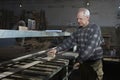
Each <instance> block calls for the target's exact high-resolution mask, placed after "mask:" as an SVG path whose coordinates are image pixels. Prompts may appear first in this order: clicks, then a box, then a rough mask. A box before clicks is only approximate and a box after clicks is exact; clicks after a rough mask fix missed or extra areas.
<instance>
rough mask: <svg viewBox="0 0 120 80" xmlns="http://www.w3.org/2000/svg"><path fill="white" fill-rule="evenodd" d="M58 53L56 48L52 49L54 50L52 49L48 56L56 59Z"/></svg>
mask: <svg viewBox="0 0 120 80" xmlns="http://www.w3.org/2000/svg"><path fill="white" fill-rule="evenodd" d="M56 53H57V50H56V49H55V48H52V49H50V50H49V51H48V52H47V56H49V57H55V56H56V55H55V54H56Z"/></svg>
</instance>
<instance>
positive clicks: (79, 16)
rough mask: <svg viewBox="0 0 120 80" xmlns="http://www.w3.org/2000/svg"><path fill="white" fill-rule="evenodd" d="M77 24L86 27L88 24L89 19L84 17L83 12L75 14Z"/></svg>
mask: <svg viewBox="0 0 120 80" xmlns="http://www.w3.org/2000/svg"><path fill="white" fill-rule="evenodd" d="M77 22H78V24H79V26H83V27H84V26H86V25H88V22H89V17H88V16H85V15H84V13H83V12H78V14H77Z"/></svg>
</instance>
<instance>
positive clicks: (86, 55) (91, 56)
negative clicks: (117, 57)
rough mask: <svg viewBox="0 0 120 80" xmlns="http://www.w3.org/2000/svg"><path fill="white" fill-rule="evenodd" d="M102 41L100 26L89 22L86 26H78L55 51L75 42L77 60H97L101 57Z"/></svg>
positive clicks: (70, 46)
mask: <svg viewBox="0 0 120 80" xmlns="http://www.w3.org/2000/svg"><path fill="white" fill-rule="evenodd" d="M103 42H104V40H103V38H102V35H101V30H100V27H99V26H97V25H96V24H89V25H88V26H86V27H79V28H78V29H77V31H75V32H73V33H72V35H71V36H70V37H68V38H67V39H65V40H64V41H63V43H62V44H60V45H58V46H57V47H56V49H57V51H63V50H68V49H70V48H72V47H74V45H75V44H77V52H78V53H79V57H78V61H79V62H80V63H83V62H85V61H87V60H97V59H101V58H102V57H103V50H102V48H101V44H102V43H103Z"/></svg>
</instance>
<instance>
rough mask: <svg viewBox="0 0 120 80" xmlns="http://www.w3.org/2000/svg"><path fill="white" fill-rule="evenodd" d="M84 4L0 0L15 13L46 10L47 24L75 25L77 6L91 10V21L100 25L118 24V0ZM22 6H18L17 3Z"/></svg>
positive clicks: (81, 0) (93, 0)
mask: <svg viewBox="0 0 120 80" xmlns="http://www.w3.org/2000/svg"><path fill="white" fill-rule="evenodd" d="M20 1H21V2H20ZM89 1H90V5H89V6H86V2H85V0H74V1H73V0H48V1H46V0H4V1H0V4H1V5H0V6H1V7H0V8H5V9H9V10H14V12H15V14H16V15H19V14H20V13H21V10H22V9H26V10H32V11H38V12H39V11H40V10H41V9H44V10H45V11H46V17H47V22H48V25H57V26H63V25H64V26H76V25H77V23H76V12H77V10H78V8H79V7H87V8H88V9H90V11H91V21H93V22H95V23H97V24H98V25H100V26H108V27H109V26H115V25H116V24H119V21H120V19H117V12H118V5H119V4H120V1H119V0H89ZM20 3H22V5H23V7H22V8H20V7H19V4H20Z"/></svg>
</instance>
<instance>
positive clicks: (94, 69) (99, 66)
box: [79, 60, 104, 80]
mask: <svg viewBox="0 0 120 80" xmlns="http://www.w3.org/2000/svg"><path fill="white" fill-rule="evenodd" d="M79 70H80V77H81V80H103V74H104V72H103V63H102V60H97V61H89V62H85V63H83V64H80V68H79Z"/></svg>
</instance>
